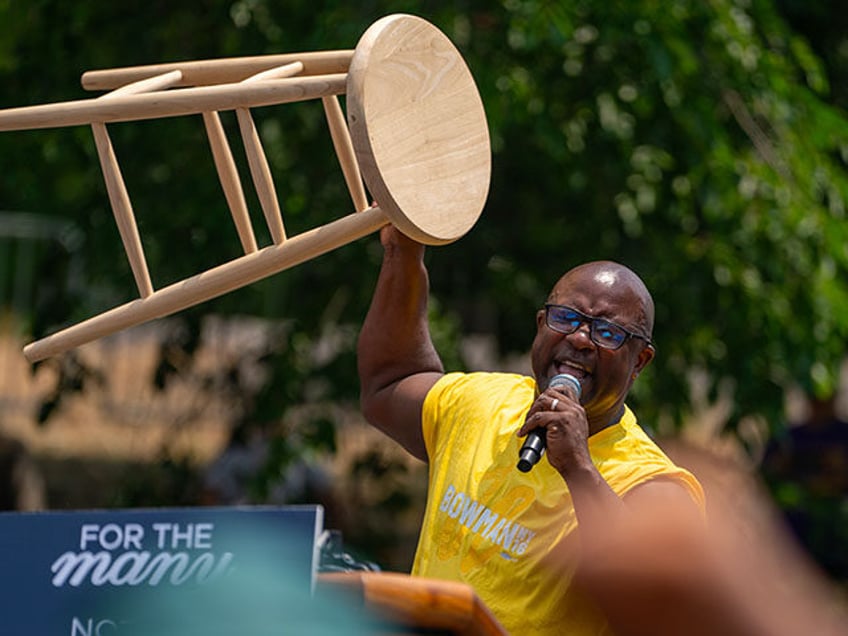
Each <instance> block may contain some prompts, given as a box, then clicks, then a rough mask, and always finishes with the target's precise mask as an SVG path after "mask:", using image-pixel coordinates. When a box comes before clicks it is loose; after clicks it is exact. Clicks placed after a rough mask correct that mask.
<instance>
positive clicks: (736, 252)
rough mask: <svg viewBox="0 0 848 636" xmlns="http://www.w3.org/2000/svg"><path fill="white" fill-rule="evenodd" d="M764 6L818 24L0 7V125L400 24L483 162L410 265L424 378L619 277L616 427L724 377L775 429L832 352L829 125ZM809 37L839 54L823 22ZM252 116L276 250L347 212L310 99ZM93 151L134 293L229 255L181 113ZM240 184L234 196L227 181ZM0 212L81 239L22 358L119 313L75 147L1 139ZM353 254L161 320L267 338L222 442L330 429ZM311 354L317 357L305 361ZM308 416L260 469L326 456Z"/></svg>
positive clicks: (351, 338) (839, 230) (521, 338)
mask: <svg viewBox="0 0 848 636" xmlns="http://www.w3.org/2000/svg"><path fill="white" fill-rule="evenodd" d="M778 6H779V7H780V8H781V9H782V10H784V11H785V12H786V14H788V15H790V16H792V17H793V20H794V21H802V19H809V20H810V21H808V22H804V27H805V29H806V31H807V32H810V31H811V30H812V29H811V28H810V24H816V22H815V19H814V18H815V16H816V13H815V12H816V11H818V10H820V9H821V8H822V7H823V6H825V3H813V4H812V5H809V6H810V7H811V8H810V9H809V13H806V12H805V10H804V9H803V7H801V5H799V4H796V3H794V2H790V1H789V0H785V1H784V2H780V3H778V4H775V2H773V1H772V0H709V1H708V2H703V1H700V0H668V1H667V2H662V3H658V2H653V1H649V0H630V1H628V2H621V1H613V2H589V1H588V0H569V1H567V2H561V1H559V2H554V1H551V0H503V1H502V2H501V3H498V4H496V3H491V2H488V1H487V2H483V1H482V0H466V1H465V2H462V3H453V4H452V5H451V6H446V5H444V3H435V2H426V1H424V0H419V1H414V0H407V1H405V2H383V1H376V0H372V1H369V2H365V3H334V2H325V3H318V4H317V5H316V3H314V2H313V3H306V2H288V3H279V2H270V1H268V0H238V1H234V0H204V1H203V2H195V3H191V4H188V5H181V4H179V3H177V4H175V3H165V2H162V1H159V0H154V1H152V2H151V1H150V0H148V1H147V2H144V3H141V2H135V1H128V2H121V3H112V4H108V3H100V2H92V1H90V0H88V1H85V0H80V1H77V2H73V3H62V2H57V1H56V0H29V1H28V2H10V1H6V2H3V1H2V0H0V81H2V83H3V86H4V91H3V94H2V96H0V107H4V108H6V107H13V106H23V105H30V104H36V103H45V102H55V101H61V100H70V99H81V98H84V97H87V95H86V94H85V93H84V92H83V91H82V90H81V89H80V87H79V85H78V82H77V79H78V77H79V75H80V74H81V73H82V72H83V71H85V70H88V69H94V68H107V67H114V66H127V65H134V64H146V63H153V62H160V61H167V60H179V59H201V58H209V57H225V56H235V55H259V54H265V53H276V52H291V51H299V50H300V51H315V50H326V49H334V48H352V47H353V46H354V45H355V44H356V41H357V39H358V37H359V35H360V34H361V33H362V32H363V31H364V30H365V29H366V28H367V26H368V25H369V24H371V23H372V22H373V21H374V20H376V19H377V18H378V17H380V16H382V15H385V14H387V13H393V12H399V11H404V12H411V13H416V14H419V15H422V16H423V17H425V18H427V19H429V20H430V21H432V22H433V23H435V24H436V25H437V26H439V27H440V28H442V29H443V30H444V31H445V33H446V34H447V35H448V36H449V37H450V38H452V40H453V41H454V42H455V43H456V44H457V46H458V47H459V48H460V50H461V51H462V53H463V55H464V56H465V59H466V61H467V63H468V65H469V67H470V68H471V70H472V73H473V74H474V76H475V78H476V80H477V84H478V86H479V89H480V91H481V94H482V97H483V101H484V104H485V106H486V110H487V115H488V120H489V125H490V132H491V137H492V142H493V151H494V154H493V169H494V174H493V182H492V187H491V192H490V197H489V201H488V204H487V207H486V210H485V212H484V214H483V217H482V218H481V220H480V222H479V223H478V225H477V226H476V227H475V228H474V229H473V230H472V231H471V232H470V233H469V234H468V235H467V236H466V237H464V238H463V239H461V240H460V241H458V242H457V243H456V244H453V245H449V246H445V247H441V248H434V249H431V250H430V251H429V253H428V264H429V267H430V271H431V284H432V290H433V294H434V297H435V299H436V300H437V302H435V303H434V305H433V312H432V317H433V321H434V324H435V325H436V332H437V342H438V344H439V348H440V350H441V351H442V352H443V354H444V357H445V359H446V361H447V362H448V363H449V366H450V367H451V368H457V367H461V366H462V364H463V362H462V359H461V356H460V355H459V347H458V340H459V334H460V333H491V334H494V335H496V336H497V340H498V342H499V343H500V346H501V352H502V353H504V354H507V353H514V352H522V351H525V350H526V349H527V348H528V347H529V344H530V341H531V339H532V336H533V330H534V321H533V316H534V311H535V309H536V308H537V307H538V306H539V305H540V304H541V302H542V301H543V299H544V297H545V296H546V294H547V292H548V289H549V288H550V286H551V285H552V284H553V282H554V281H555V280H556V278H557V277H559V275H560V274H561V273H562V272H564V271H565V270H566V269H568V268H569V267H571V266H572V265H575V264H577V263H579V262H582V261H584V260H588V259H602V258H603V259H614V260H617V261H620V262H624V263H626V264H627V265H629V266H631V267H632V268H633V269H635V270H636V271H637V272H639V273H640V274H641V275H642V277H643V278H644V279H645V280H646V282H647V284H648V286H649V287H650V288H651V289H652V290H653V293H654V297H655V300H656V304H657V322H656V330H655V338H656V341H657V343H658V357H657V359H656V361H655V363H654V364H653V365H652V366H651V367H650V368H649V370H648V372H647V373H645V374H643V376H642V377H641V379H640V381H639V383H638V385H637V387H636V391H635V393H634V401H635V402H636V403H637V406H638V411H639V413H640V417H641V418H642V419H643V421H645V422H646V423H651V422H653V421H656V420H657V419H658V418H660V417H662V416H663V415H666V416H669V417H670V419H671V420H672V421H673V422H675V423H678V424H679V423H680V422H681V421H682V418H683V416H684V414H685V413H686V412H687V411H688V409H689V408H690V407H689V404H688V401H687V397H688V394H689V393H688V386H687V371H688V370H690V369H692V368H699V369H703V370H705V371H706V372H707V374H708V377H709V378H710V381H711V392H712V394H713V395H715V394H716V392H717V391H718V386H719V384H720V383H722V382H727V381H728V380H729V381H731V382H732V384H733V386H734V393H733V412H732V415H731V420H732V421H731V423H735V422H737V421H738V420H739V419H740V418H742V417H744V416H746V415H760V416H763V417H765V418H766V419H767V420H768V421H769V422H770V424H771V425H772V426H773V427H778V426H779V425H780V422H781V421H782V407H783V391H784V389H785V388H786V387H788V386H789V385H791V384H794V383H798V384H800V385H801V386H802V387H803V388H804V389H806V390H807V391H809V392H810V393H814V394H816V395H826V394H828V393H830V392H832V391H833V389H834V386H835V382H836V380H837V371H838V366H839V362H840V361H841V359H842V357H843V356H844V354H845V342H846V335H848V282H846V281H848V247H847V246H848V224H846V219H845V214H846V211H845V201H846V195H848V178H846V177H847V176H848V175H846V162H848V118H846V114H845V113H844V112H843V110H841V108H842V107H844V106H845V103H846V102H845V99H844V95H845V94H844V90H842V92H840V87H839V85H837V84H835V83H834V82H833V81H832V79H831V76H836V77H843V78H844V74H845V69H846V68H848V66H839V65H838V62H839V60H841V59H842V58H840V57H839V56H838V55H837V54H835V53H832V54H828V55H826V56H824V57H821V56H822V55H823V53H822V52H821V50H819V48H816V47H818V46H819V45H820V42H818V41H813V42H810V41H808V40H805V39H804V38H803V37H802V36H800V35H799V34H798V33H797V32H796V31H794V30H793V29H792V28H790V27H789V26H788V25H787V24H786V23H785V22H784V20H783V18H782V17H781V14H779V13H778V10H777V8H776V7H778ZM818 20H819V23H822V19H821V18H820V17H819V18H818ZM825 21H826V19H825ZM793 24H794V22H793ZM827 35H828V36H829V40H828V41H831V42H837V41H841V40H839V39H838V38H840V37H842V36H841V35H839V31H838V29H837V28H836V27H835V26H834V27H833V29H832V31H828V32H827ZM822 59H823V60H824V62H822ZM843 61H844V60H843ZM840 73H841V75H840ZM831 90H834V94H831V92H830V91H831ZM230 115H231V113H224V124H225V126H226V127H227V130H228V132H229V133H230V139H231V140H235V139H237V131H236V129H235V122H234V120H233V119H232V118H231V117H230ZM254 116H255V119H256V121H257V125H258V126H259V128H260V131H261V134H262V138H263V142H264V144H265V147H266V151H267V154H268V157H269V161H270V163H271V167H272V171H273V173H274V175H275V179H276V182H277V190H278V194H279V197H280V200H281V206H282V208H283V213H284V218H285V220H286V224H287V229H288V230H289V234H296V233H297V232H299V231H303V230H305V229H309V228H311V227H314V226H316V225H319V224H322V223H324V222H327V221H329V220H331V219H333V218H336V217H338V216H340V215H342V214H346V213H347V212H348V211H350V208H351V204H350V202H349V200H348V198H347V194H346V191H345V188H344V183H343V180H342V178H341V174H340V170H339V168H338V165H337V162H336V160H335V156H334V153H333V151H332V146H331V143H330V139H329V135H328V134H327V132H326V127H325V125H324V123H323V121H322V119H323V115H322V113H321V109H320V105H319V104H316V103H300V104H294V105H286V106H280V107H269V108H263V109H256V110H255V112H254ZM110 133H111V135H112V138H113V142H114V144H115V147H116V151H117V154H118V157H119V160H120V162H121V166H122V168H123V171H124V176H125V178H126V181H127V186H128V189H129V192H130V195H131V198H132V200H133V202H134V206H135V212H136V217H137V219H138V224H139V229H140V231H141V234H142V237H143V241H144V247H145V251H146V255H147V259H148V263H149V265H150V270H151V272H152V273H153V278H154V285H155V286H156V287H162V286H164V285H166V284H168V283H170V282H173V281H175V280H178V279H179V278H182V277H184V276H187V275H190V274H192V273H195V272H198V271H200V270H202V269H204V268H206V267H209V266H212V265H215V264H217V263H220V262H224V261H225V260H228V259H230V258H232V257H233V256H235V255H237V254H238V253H239V244H238V240H237V237H236V234H235V231H234V229H233V227H232V222H231V221H230V220H229V215H228V213H227V210H226V205H225V202H224V198H223V195H222V193H221V191H220V186H219V185H218V182H217V178H216V177H215V173H214V168H213V166H212V163H211V156H210V153H209V150H208V145H207V142H206V140H205V135H204V132H203V127H202V123H201V122H200V120H199V118H191V117H186V118H177V119H167V120H158V121H152V122H143V123H135V124H118V125H113V126H110ZM232 143H233V147H234V152H235V154H236V155H237V157H238V155H239V151H240V150H241V148H240V146H238V145H237V143H236V142H235V141H232ZM239 170H240V173H241V175H242V177H243V181H245V182H246V183H247V182H248V181H249V180H248V179H246V177H247V174H248V172H247V169H246V165H245V163H244V161H243V160H241V159H239ZM245 189H246V192H247V193H248V204H249V206H250V207H251V209H252V210H253V211H258V204H257V202H256V199H255V197H254V196H253V195H252V194H250V191H251V188H249V187H246V188H245ZM0 210H9V211H26V212H32V213H38V214H43V215H48V216H55V217H57V218H59V219H61V220H62V221H63V222H70V223H72V224H73V225H74V226H75V227H77V228H79V229H81V230H82V231H83V232H84V233H85V241H84V247H83V249H82V250H80V251H79V254H80V256H79V258H81V259H82V261H83V262H82V267H83V271H84V280H85V281H86V285H87V289H86V290H85V292H86V293H85V294H81V295H75V294H72V295H71V296H69V297H68V298H67V299H66V302H64V303H62V302H58V303H57V302H56V299H55V294H54V295H53V298H52V301H51V302H50V303H49V304H47V303H42V304H36V305H35V306H34V314H35V316H37V318H38V319H37V320H35V321H31V323H30V324H32V325H33V331H34V335H35V336H41V335H43V334H44V333H45V332H47V331H49V330H50V329H51V328H53V327H54V326H56V325H60V324H65V323H67V322H70V321H75V320H79V319H82V318H85V317H88V316H90V315H91V314H92V313H95V312H96V311H100V310H103V309H105V308H108V307H110V306H112V305H116V304H119V303H121V302H125V301H127V300H129V299H131V298H132V297H133V296H134V293H133V292H132V291H131V290H132V289H134V283H133V280H132V275H131V273H130V270H129V267H128V265H127V263H126V258H125V256H124V254H123V249H122V248H121V245H120V241H119V239H118V236H117V232H116V231H115V225H114V222H113V220H112V218H111V212H110V209H109V205H108V200H107V197H106V194H105V191H104V188H103V184H102V178H101V176H100V173H99V167H98V163H97V157H96V152H95V149H94V144H93V140H92V138H91V134H90V131H88V130H87V129H85V128H84V127H80V128H73V129H63V130H46V131H31V132H11V133H10V132H5V133H0ZM260 218H261V215H259V214H258V213H257V214H256V220H255V223H254V225H255V228H256V230H257V235H258V239H259V240H260V243H262V244H267V243H268V236H267V232H266V231H265V230H264V229H262V226H263V224H262V223H261V220H260ZM379 259H380V248H379V244H378V242H377V241H376V239H364V240H362V241H359V242H357V243H356V244H354V245H350V246H346V247H345V248H343V249H340V250H337V251H335V252H333V253H331V254H328V255H325V256H322V257H320V258H318V259H315V260H313V261H311V262H310V263H308V264H305V265H301V266H299V267H297V268H295V269H293V270H289V271H287V272H284V273H282V274H279V275H277V276H275V277H273V278H271V279H268V280H265V281H262V282H260V283H257V284H255V285H252V286H251V287H249V288H246V289H243V290H240V291H238V292H234V293H232V294H229V295H227V296H225V297H222V298H220V299H217V300H214V301H210V302H208V303H205V304H204V305H203V306H201V307H198V308H195V309H192V310H190V311H188V312H185V313H184V314H183V315H181V316H180V319H181V320H184V321H185V325H186V329H188V331H189V332H192V330H194V333H195V334H196V333H197V329H198V327H197V326H198V325H199V324H200V320H201V318H202V316H203V315H205V314H221V315H252V316H258V317H262V318H266V319H269V320H271V321H274V322H276V321H279V320H282V319H284V320H285V321H286V324H287V325H289V327H288V328H287V330H285V331H284V332H281V333H280V334H279V335H278V338H279V340H278V342H277V344H276V345H274V346H273V347H271V348H270V349H269V350H268V351H266V352H263V353H261V354H259V358H258V359H259V360H260V361H261V364H262V365H263V368H264V369H265V371H266V372H267V381H266V382H265V383H264V384H263V385H262V387H261V389H260V390H259V391H258V392H254V393H252V392H250V391H247V390H246V389H245V388H244V386H243V385H242V384H240V383H239V379H238V373H237V372H236V370H230V371H231V373H230V374H229V375H225V377H227V378H230V384H229V389H227V390H229V391H231V392H232V395H233V396H234V398H233V399H237V396H241V398H238V399H242V400H243V405H242V406H243V408H242V409H241V410H240V411H239V412H240V416H239V419H238V421H235V422H234V427H235V428H236V429H238V428H239V427H242V426H248V427H260V428H261V427H264V426H268V425H269V423H273V422H276V421H279V420H280V419H281V418H283V417H284V416H286V415H287V414H290V413H291V411H292V409H294V408H295V407H297V406H299V405H303V404H305V403H307V404H308V403H310V401H321V400H330V401H335V402H337V403H339V404H342V405H345V406H346V407H347V408H349V409H355V408H356V399H357V391H358V387H357V382H356V374H355V360H354V355H353V352H354V342H355V333H356V329H357V328H358V325H359V323H360V322H361V320H362V318H363V317H364V315H365V311H366V309H367V305H368V302H369V298H370V292H371V289H372V288H373V282H374V279H375V277H376V272H377V268H378V266H379ZM321 342H323V343H325V344H326V343H327V342H331V343H334V344H333V345H332V347H331V351H330V353H329V354H327V355H325V356H324V357H319V358H316V357H315V356H314V355H313V354H314V349H313V348H314V347H315V346H316V344H317V343H321ZM196 346H197V342H196V340H195V341H193V340H192V338H191V337H189V338H188V339H186V340H184V341H178V342H172V343H167V345H166V346H165V347H163V352H162V364H161V365H160V367H159V373H158V375H157V376H156V378H151V381H152V382H153V381H157V382H159V383H160V384H161V385H162V386H164V385H165V383H167V379H168V376H169V374H173V373H175V372H179V373H184V372H186V371H184V370H182V371H181V370H180V367H178V366H175V363H171V362H169V360H176V359H180V355H175V354H174V352H176V353H180V352H185V353H189V354H190V353H191V352H192V351H193V350H194V349H195V348H196ZM168 347H171V349H170V350H169V349H168ZM169 351H170V353H169ZM310 351H311V352H312V353H309V352H310ZM70 386H77V385H76V384H74V382H70ZM315 387H318V389H316V390H317V393H316V392H314V391H313V389H315ZM310 396H312V397H310ZM324 417H325V416H324V415H320V416H318V419H317V420H315V421H314V422H312V423H311V424H308V423H307V424H304V428H303V429H302V430H301V432H300V435H299V436H298V437H295V436H287V437H286V438H285V439H283V440H281V441H280V442H278V443H276V445H275V446H274V447H273V453H272V459H273V462H276V464H272V465H270V466H269V474H271V473H273V474H278V473H279V470H280V469H281V467H282V466H284V465H285V464H286V463H289V462H291V461H292V459H293V458H294V457H297V456H300V455H302V454H303V453H304V452H307V451H308V449H313V450H316V451H317V450H330V451H332V449H333V448H334V446H333V444H334V442H333V440H332V434H331V432H330V430H329V429H328V428H327V421H326V420H325V419H322V418H324ZM257 488H258V490H257V493H259V494H260V495H261V493H262V492H264V491H263V490H262V488H263V486H262V484H258V485H257Z"/></svg>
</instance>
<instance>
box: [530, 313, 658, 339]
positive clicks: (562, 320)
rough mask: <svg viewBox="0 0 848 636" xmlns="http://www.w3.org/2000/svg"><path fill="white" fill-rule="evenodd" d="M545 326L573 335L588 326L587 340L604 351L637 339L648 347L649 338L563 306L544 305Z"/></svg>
mask: <svg viewBox="0 0 848 636" xmlns="http://www.w3.org/2000/svg"><path fill="white" fill-rule="evenodd" d="M545 324H547V325H548V327H549V328H550V329H553V330H554V331H558V332H559V333H564V334H569V333H574V332H575V331H577V330H578V329H579V328H580V325H583V324H588V325H589V338H590V339H591V340H592V342H594V343H595V344H596V345H598V346H599V347H603V348H604V349H618V348H620V347H621V346H622V345H623V344H624V343H625V342H627V340H628V339H630V338H639V339H640V340H644V341H645V342H646V343H648V344H649V345H650V344H652V343H651V339H650V338H646V337H645V336H641V335H639V334H638V333H633V332H632V331H629V330H627V329H625V328H624V327H622V326H621V325H617V324H615V323H614V322H610V321H609V320H604V319H603V318H593V317H592V316H587V315H586V314H584V313H581V312H579V311H577V310H576V309H573V308H571V307H566V306H565V305H552V304H546V305H545Z"/></svg>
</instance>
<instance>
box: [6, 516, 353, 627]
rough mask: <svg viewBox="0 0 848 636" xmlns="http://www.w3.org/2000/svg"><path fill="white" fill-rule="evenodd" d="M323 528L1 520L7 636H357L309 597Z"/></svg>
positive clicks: (291, 520)
mask: <svg viewBox="0 0 848 636" xmlns="http://www.w3.org/2000/svg"><path fill="white" fill-rule="evenodd" d="M322 524H323V510H322V508H321V507H320V506H287V507H282V508H270V507H269V508H265V507H259V508H188V509H155V510H109V511H105V510H104V511H82V512H76V511H75V512H45V513H2V514H0V572H2V574H1V575H0V634H14V635H15V636H19V635H20V636H24V635H27V634H37V635H38V636H45V635H50V634H68V635H70V636H111V635H113V634H114V635H116V636H118V635H121V636H123V635H125V634H139V635H141V634H144V635H145V636H150V635H156V636H162V635H164V634H174V635H177V634H180V635H183V634H203V635H204V636H209V635H212V634H228V635H232V634H239V635H242V634H272V633H273V634H288V633H291V634H300V633H310V634H313V633H321V630H320V629H319V630H318V631H316V627H321V626H325V627H327V629H326V630H325V631H324V632H323V633H352V632H353V630H354V629H355V625H356V621H355V620H353V621H351V615H350V614H347V615H346V614H345V612H344V611H341V612H338V611H337V612H329V613H328V612H327V611H324V610H322V608H321V607H319V606H318V604H317V603H316V602H315V599H314V595H313V594H312V591H313V587H314V582H315V574H316V569H317V565H318V564H317V560H318V558H319V555H318V548H317V539H318V535H319V533H320V532H321V530H322ZM334 623H342V624H343V626H344V628H343V629H338V625H336V627H333V624H334Z"/></svg>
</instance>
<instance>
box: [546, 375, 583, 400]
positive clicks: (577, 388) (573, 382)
mask: <svg viewBox="0 0 848 636" xmlns="http://www.w3.org/2000/svg"><path fill="white" fill-rule="evenodd" d="M548 386H549V387H553V388H557V387H568V388H570V389H573V390H574V393H575V394H576V395H577V399H578V400H579V399H580V394H581V393H582V392H583V387H582V386H581V385H580V380H578V379H577V378H575V377H574V376H573V375H571V374H570V373H558V374H557V375H555V376H554V377H552V378H551V381H550V382H548Z"/></svg>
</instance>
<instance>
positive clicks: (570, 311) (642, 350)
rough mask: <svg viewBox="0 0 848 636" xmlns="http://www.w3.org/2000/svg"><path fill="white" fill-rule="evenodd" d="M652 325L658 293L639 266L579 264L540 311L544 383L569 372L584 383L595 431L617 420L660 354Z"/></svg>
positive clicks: (536, 345) (535, 354)
mask: <svg viewBox="0 0 848 636" xmlns="http://www.w3.org/2000/svg"><path fill="white" fill-rule="evenodd" d="M593 319H594V320H593ZM610 323H611V324H610ZM653 327H654V302H653V299H652V298H651V294H650V292H649V291H648V289H647V287H645V284H644V283H643V282H642V280H641V279H640V278H639V276H637V275H636V274H635V273H634V272H633V271H632V270H630V269H628V268H627V267H625V266H624V265H620V264H618V263H614V262H611V261H595V262H591V263H586V264H583V265H579V266H577V267H575V268H574V269H572V270H570V271H568V272H566V273H565V275H564V276H563V277H562V278H560V279H559V281H557V283H556V285H554V288H553V289H552V290H551V293H550V295H549V296H548V301H547V308H543V309H541V310H539V312H537V314H536V338H535V339H534V340H533V347H532V350H531V362H532V365H533V374H534V375H535V377H536V382H537V384H538V385H539V388H540V389H544V388H546V387H547V384H548V382H549V381H550V379H551V378H552V377H553V376H554V375H556V374H558V373H570V374H571V375H573V376H575V377H577V378H578V379H579V380H580V382H581V385H582V389H583V391H582V398H581V402H582V403H583V406H584V407H585V409H586V414H587V416H588V418H589V425H590V428H591V429H592V432H596V431H597V430H600V429H601V428H603V427H605V426H607V425H609V424H611V423H613V422H615V421H616V420H617V419H618V417H619V414H620V412H621V408H622V405H623V404H624V399H625V397H626V396H627V392H628V391H629V390H630V387H631V386H632V384H633V381H634V380H635V379H636V377H637V376H638V375H639V373H640V372H641V370H642V369H643V368H644V367H645V366H646V365H647V364H648V363H649V362H650V361H651V360H652V359H653V357H654V348H653V346H651V344H650V340H651V333H652V331H653ZM619 328H623V329H619ZM567 331H571V333H564V332H567ZM616 347H617V348H616Z"/></svg>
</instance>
